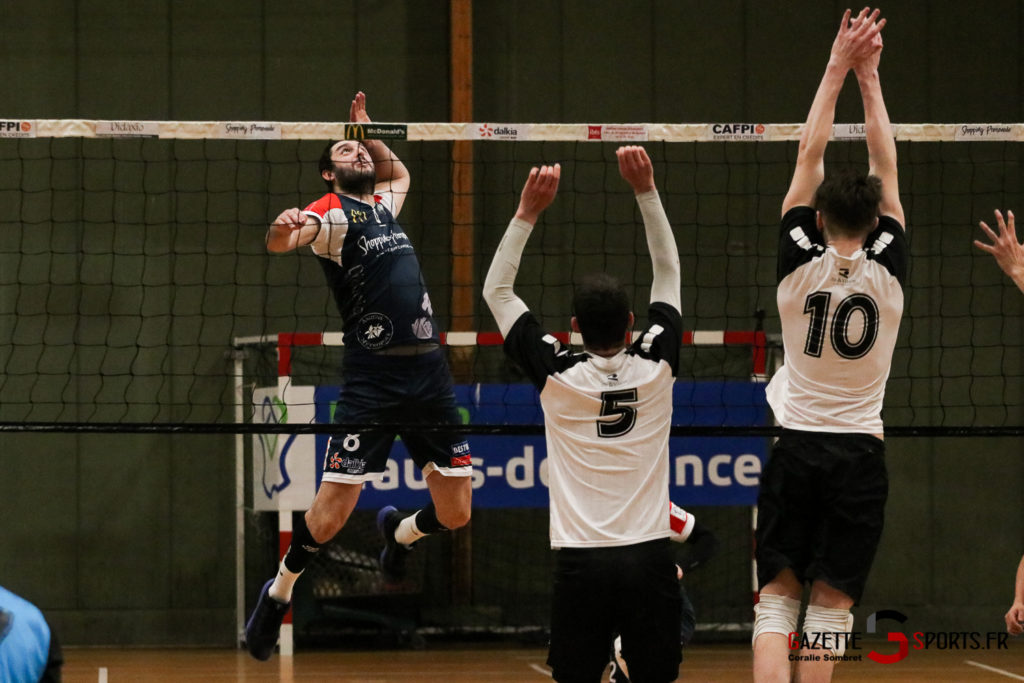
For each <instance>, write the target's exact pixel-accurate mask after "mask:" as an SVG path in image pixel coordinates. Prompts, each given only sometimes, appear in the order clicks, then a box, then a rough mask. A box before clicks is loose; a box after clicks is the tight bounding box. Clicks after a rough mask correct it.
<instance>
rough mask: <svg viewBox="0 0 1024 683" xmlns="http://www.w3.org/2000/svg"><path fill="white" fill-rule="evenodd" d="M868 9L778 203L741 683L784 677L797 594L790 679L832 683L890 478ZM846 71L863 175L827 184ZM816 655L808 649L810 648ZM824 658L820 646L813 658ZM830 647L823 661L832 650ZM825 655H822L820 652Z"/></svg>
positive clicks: (875, 40)
mask: <svg viewBox="0 0 1024 683" xmlns="http://www.w3.org/2000/svg"><path fill="white" fill-rule="evenodd" d="M878 17H879V12H878V10H875V11H874V12H870V11H869V10H868V9H864V10H863V11H862V12H860V13H859V14H858V15H857V16H856V17H854V18H853V19H852V20H851V13H850V11H849V10H847V11H846V13H845V14H844V16H843V19H842V23H841V24H840V27H839V32H838V35H837V36H836V38H835V41H834V43H833V45H832V51H831V55H830V58H829V62H828V66H827V67H826V69H825V75H824V76H823V78H822V81H821V85H820V86H819V87H818V91H817V94H816V95H815V97H814V102H813V103H812V104H811V108H810V112H809V113H808V115H807V123H806V124H805V126H804V131H803V135H802V137H801V138H800V147H799V152H798V154H797V160H796V168H795V170H794V173H793V179H792V181H791V183H790V186H789V191H788V193H787V194H786V197H785V199H784V200H783V203H782V223H781V229H780V235H779V252H778V278H779V284H778V292H777V299H778V305H779V317H780V318H781V321H782V337H783V345H784V350H785V365H783V367H782V368H780V370H779V371H778V372H777V373H776V374H775V376H774V377H773V378H772V381H771V382H770V383H769V385H768V389H767V394H768V402H769V404H770V405H771V407H772V410H773V412H774V413H775V419H776V420H777V421H778V423H779V425H780V426H782V428H783V433H782V436H781V437H780V438H779V440H778V441H777V442H776V443H775V445H774V447H773V448H772V453H771V456H770V458H769V460H768V463H767V465H766V466H765V471H764V475H763V476H762V478H761V487H760V492H759V497H758V519H757V530H756V534H755V537H756V543H757V546H756V558H757V575H758V582H759V585H760V600H759V603H758V604H757V606H756V607H755V618H754V634H753V649H754V680H755V681H759V682H760V681H789V680H790V677H791V675H792V674H793V672H792V670H791V667H792V662H791V660H790V655H791V654H793V653H792V651H791V650H790V649H789V647H788V639H789V638H790V634H792V633H794V632H796V630H797V622H798V618H799V616H800V608H801V596H802V594H803V586H804V584H805V583H808V584H810V586H811V590H810V598H809V604H808V606H807V610H806V613H805V615H804V621H803V627H802V633H803V634H804V635H807V636H813V639H808V640H807V642H808V643H809V644H814V643H819V644H821V645H822V647H820V648H813V647H811V648H810V649H807V648H805V649H804V650H801V652H800V658H799V659H798V660H797V665H796V672H795V673H796V679H797V680H801V681H827V680H830V679H831V676H832V671H833V667H834V666H835V661H836V659H837V657H839V656H841V655H842V654H843V652H844V650H845V647H846V644H847V641H848V638H849V634H850V632H851V629H852V625H853V617H852V615H851V614H850V607H851V606H853V605H854V604H856V602H857V601H858V600H859V599H860V597H861V594H862V592H863V590H864V584H865V582H866V580H867V576H868V572H869V570H870V568H871V564H872V561H873V560H874V556H875V552H876V550H877V548H878V542H879V539H880V537H881V534H882V525H883V520H884V511H885V501H886V498H887V496H888V478H887V474H886V467H885V447H884V442H883V440H882V438H883V427H882V418H881V412H882V399H883V397H884V394H885V383H886V379H887V378H888V376H889V368H890V365H891V363H892V354H893V349H894V348H895V346H896V337H897V333H898V331H899V325H900V318H901V317H902V314H903V287H904V285H905V284H906V281H907V265H908V258H909V247H908V244H907V238H906V235H905V234H904V228H903V225H904V215H903V207H902V205H901V204H900V198H899V185H898V178H897V168H896V143H895V142H894V140H893V136H892V130H891V126H890V123H889V116H888V113H887V112H886V109H885V103H884V101H883V100H882V89H881V85H880V82H879V75H878V63H879V57H880V55H881V52H882V37H881V29H882V27H883V26H884V25H885V20H884V19H882V20H879V18H878ZM851 70H852V71H853V72H854V74H855V75H856V78H857V83H858V85H859V86H860V93H861V99H862V101H863V104H864V118H865V133H866V137H867V147H868V160H869V166H870V168H869V174H867V175H865V174H864V173H862V172H856V171H853V170H848V171H837V172H832V173H830V174H829V175H828V176H826V175H825V169H824V166H825V165H824V154H825V147H826V145H827V143H828V141H829V138H830V137H831V135H832V126H833V120H834V118H835V105H836V100H837V98H838V96H839V91H840V90H841V89H842V86H843V82H844V81H845V79H846V76H847V74H848V73H849V72H850V71H851ZM815 650H816V651H815ZM823 650H824V651H823ZM829 650H831V652H829ZM824 655H830V656H824Z"/></svg>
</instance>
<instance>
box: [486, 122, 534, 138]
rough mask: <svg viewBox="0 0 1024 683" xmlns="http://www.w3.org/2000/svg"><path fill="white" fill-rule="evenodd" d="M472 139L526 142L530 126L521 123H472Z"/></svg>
mask: <svg viewBox="0 0 1024 683" xmlns="http://www.w3.org/2000/svg"><path fill="white" fill-rule="evenodd" d="M473 129H474V130H473V137H474V138H475V139H477V140H527V139H529V137H530V126H529V125H527V124H522V123H474V124H473Z"/></svg>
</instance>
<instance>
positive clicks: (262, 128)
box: [220, 121, 281, 140]
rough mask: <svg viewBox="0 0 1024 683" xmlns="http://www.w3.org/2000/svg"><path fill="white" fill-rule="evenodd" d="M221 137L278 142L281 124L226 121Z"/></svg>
mask: <svg viewBox="0 0 1024 683" xmlns="http://www.w3.org/2000/svg"><path fill="white" fill-rule="evenodd" d="M222 125H223V127H222V129H221V131H220V132H221V135H222V136H223V137H225V138H229V139H236V140H239V139H241V140H280V139H281V124H279V123H267V122H265V121H227V122H225V123H224V124H222Z"/></svg>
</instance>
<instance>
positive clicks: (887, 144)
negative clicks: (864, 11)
mask: <svg viewBox="0 0 1024 683" xmlns="http://www.w3.org/2000/svg"><path fill="white" fill-rule="evenodd" d="M876 13H877V10H876ZM884 25H885V19H882V20H881V21H879V22H878V23H877V24H876V26H877V27H878V31H879V32H876V33H875V34H874V36H873V38H872V40H871V43H870V50H869V52H868V53H867V55H866V57H864V58H863V59H860V60H858V61H857V63H856V64H855V65H854V67H853V68H854V73H855V74H856V76H857V84H858V86H860V95H861V100H862V101H863V103H864V128H865V134H866V137H867V144H868V163H869V164H870V168H869V171H868V172H869V173H871V175H874V176H877V177H878V178H879V179H880V180H881V181H882V201H881V202H880V203H879V206H878V211H879V213H881V214H882V215H883V216H891V217H892V218H895V219H896V220H897V221H899V224H900V225H901V226H904V227H906V226H905V225H904V223H905V220H904V218H905V216H904V213H903V204H902V203H901V202H900V188H899V177H898V174H897V168H896V141H895V139H894V138H893V135H892V124H891V123H890V121H889V113H888V111H887V110H886V108H885V100H884V99H883V98H882V81H881V78H880V77H879V73H878V64H879V61H880V59H881V56H882V34H881V33H880V31H881V27H882V26H884Z"/></svg>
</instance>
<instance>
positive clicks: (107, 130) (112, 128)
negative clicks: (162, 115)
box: [93, 121, 160, 138]
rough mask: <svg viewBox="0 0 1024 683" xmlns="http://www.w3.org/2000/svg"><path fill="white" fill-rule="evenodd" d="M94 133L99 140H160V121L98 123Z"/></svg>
mask: <svg viewBox="0 0 1024 683" xmlns="http://www.w3.org/2000/svg"><path fill="white" fill-rule="evenodd" d="M94 126H95V127H94V128H93V131H94V132H95V134H96V137H98V138H158V137H160V122H159V121H96V122H95V124H94Z"/></svg>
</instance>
